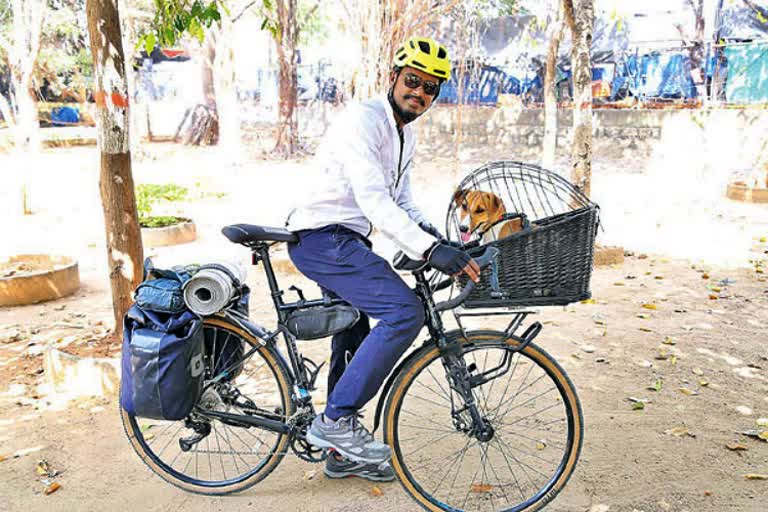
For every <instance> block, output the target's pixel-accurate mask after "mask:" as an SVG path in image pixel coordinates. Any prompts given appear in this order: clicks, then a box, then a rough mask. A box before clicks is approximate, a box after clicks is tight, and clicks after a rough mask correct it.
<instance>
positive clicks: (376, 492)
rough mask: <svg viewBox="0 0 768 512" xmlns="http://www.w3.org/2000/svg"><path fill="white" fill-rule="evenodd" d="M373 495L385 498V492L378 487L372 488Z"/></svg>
mask: <svg viewBox="0 0 768 512" xmlns="http://www.w3.org/2000/svg"><path fill="white" fill-rule="evenodd" d="M371 495H373V496H384V491H382V490H381V489H380V488H379V487H378V486H376V485H374V486H373V487H371Z"/></svg>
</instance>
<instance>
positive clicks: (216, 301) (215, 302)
mask: <svg viewBox="0 0 768 512" xmlns="http://www.w3.org/2000/svg"><path fill="white" fill-rule="evenodd" d="M245 278H246V271H245V269H244V268H243V267H241V266H240V265H237V264H234V263H211V264H207V265H202V266H201V267H200V269H199V270H198V271H197V272H196V273H195V275H193V276H192V277H191V278H190V279H189V280H188V281H187V282H186V283H184V288H183V290H184V303H185V304H186V305H187V307H188V308H189V310H190V311H192V312H193V313H196V314H198V315H200V316H208V315H213V314H215V313H218V312H219V311H221V310H222V309H224V308H225V307H226V306H227V305H228V304H229V303H230V302H231V301H232V298H233V297H234V296H235V294H236V293H237V292H238V291H239V290H240V287H241V286H242V283H243V282H245Z"/></svg>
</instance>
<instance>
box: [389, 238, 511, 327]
mask: <svg viewBox="0 0 768 512" xmlns="http://www.w3.org/2000/svg"><path fill="white" fill-rule="evenodd" d="M498 255H499V250H498V249H497V248H495V247H486V248H485V250H484V251H483V253H482V254H481V255H480V256H474V257H473V259H474V260H475V263H477V265H478V266H479V267H480V270H483V269H484V268H486V267H487V266H488V265H490V264H491V263H493V261H494V260H495V259H496V257H497V256H498ZM427 265H428V264H427V262H426V261H423V260H413V259H411V258H409V257H408V256H406V255H405V254H404V253H403V252H402V251H398V252H397V254H395V257H394V266H395V268H396V269H397V270H410V271H411V272H417V271H419V270H424V269H425V268H426V267H427ZM474 289H475V282H474V281H472V280H469V281H467V284H466V285H465V286H464V289H463V290H462V291H461V293H460V294H459V295H457V296H456V297H454V298H453V299H449V300H446V301H444V302H439V303H438V304H436V305H435V311H438V312H440V311H446V310H449V309H453V308H456V307H458V306H460V305H461V304H462V303H463V302H464V301H465V300H467V297H469V294H471V293H472V291H473V290H474Z"/></svg>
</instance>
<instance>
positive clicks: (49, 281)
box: [0, 254, 80, 306]
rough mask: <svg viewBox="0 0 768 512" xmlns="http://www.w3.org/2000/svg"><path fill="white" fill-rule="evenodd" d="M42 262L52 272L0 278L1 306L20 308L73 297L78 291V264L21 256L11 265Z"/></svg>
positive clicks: (27, 255)
mask: <svg viewBox="0 0 768 512" xmlns="http://www.w3.org/2000/svg"><path fill="white" fill-rule="evenodd" d="M42 258H45V259H46V260H49V261H50V262H51V263H52V264H53V265H54V269H53V270H42V271H39V272H33V273H29V274H22V275H19V276H10V277H3V278H0V306H23V305H26V304H35V303H37V302H45V301H49V300H54V299H60V298H62V297H66V296H67V295H72V294H73V293H75V291H77V289H78V288H80V271H79V268H78V265H77V260H74V259H72V258H68V257H66V256H49V255H46V254H20V255H18V256H14V257H12V258H11V259H10V261H16V260H30V259H42ZM56 265H58V268H56Z"/></svg>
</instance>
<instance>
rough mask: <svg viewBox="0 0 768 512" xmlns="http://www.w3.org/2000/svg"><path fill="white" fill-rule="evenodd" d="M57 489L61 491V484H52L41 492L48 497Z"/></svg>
mask: <svg viewBox="0 0 768 512" xmlns="http://www.w3.org/2000/svg"><path fill="white" fill-rule="evenodd" d="M59 489H61V484H60V483H58V482H53V483H52V484H51V485H49V486H48V487H46V488H45V491H43V492H44V493H45V495H46V496H48V495H49V494H53V493H55V492H56V491H58V490H59Z"/></svg>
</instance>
